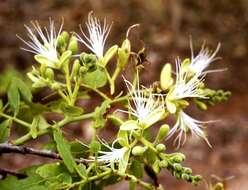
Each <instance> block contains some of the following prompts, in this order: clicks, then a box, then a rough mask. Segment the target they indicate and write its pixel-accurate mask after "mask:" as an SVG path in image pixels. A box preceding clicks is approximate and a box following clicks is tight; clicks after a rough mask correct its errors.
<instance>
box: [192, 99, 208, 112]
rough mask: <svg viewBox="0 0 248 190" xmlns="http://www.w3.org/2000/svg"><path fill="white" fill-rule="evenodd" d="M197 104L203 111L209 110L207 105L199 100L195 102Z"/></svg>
mask: <svg viewBox="0 0 248 190" xmlns="http://www.w3.org/2000/svg"><path fill="white" fill-rule="evenodd" d="M195 103H196V105H197V107H198V108H199V109H201V110H207V109H208V106H207V104H205V103H204V102H201V101H199V100H195Z"/></svg>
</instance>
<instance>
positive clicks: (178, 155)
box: [173, 153, 185, 163]
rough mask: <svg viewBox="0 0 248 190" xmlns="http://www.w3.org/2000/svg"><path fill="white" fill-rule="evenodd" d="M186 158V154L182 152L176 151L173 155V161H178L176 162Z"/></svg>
mask: <svg viewBox="0 0 248 190" xmlns="http://www.w3.org/2000/svg"><path fill="white" fill-rule="evenodd" d="M184 160H185V155H184V154H182V153H176V154H175V155H174V156H173V161H174V162H176V163H181V162H182V161H184Z"/></svg>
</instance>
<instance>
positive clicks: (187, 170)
mask: <svg viewBox="0 0 248 190" xmlns="http://www.w3.org/2000/svg"><path fill="white" fill-rule="evenodd" d="M184 172H185V173H186V174H192V169H191V168H186V167H184Z"/></svg>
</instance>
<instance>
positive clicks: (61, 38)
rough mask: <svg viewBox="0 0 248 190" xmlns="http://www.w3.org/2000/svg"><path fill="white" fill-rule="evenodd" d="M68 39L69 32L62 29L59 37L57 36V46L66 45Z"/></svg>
mask: <svg viewBox="0 0 248 190" xmlns="http://www.w3.org/2000/svg"><path fill="white" fill-rule="evenodd" d="M68 40H69V34H68V32H66V31H63V32H62V33H61V34H60V35H59V37H58V38H57V46H58V47H63V46H65V45H66V43H67V42H68Z"/></svg>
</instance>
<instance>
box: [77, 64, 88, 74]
mask: <svg viewBox="0 0 248 190" xmlns="http://www.w3.org/2000/svg"><path fill="white" fill-rule="evenodd" d="M87 71H88V68H87V67H86V66H81V67H80V69H79V72H80V75H83V74H85V73H86V72H87Z"/></svg>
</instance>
